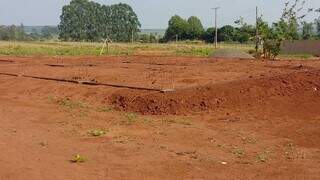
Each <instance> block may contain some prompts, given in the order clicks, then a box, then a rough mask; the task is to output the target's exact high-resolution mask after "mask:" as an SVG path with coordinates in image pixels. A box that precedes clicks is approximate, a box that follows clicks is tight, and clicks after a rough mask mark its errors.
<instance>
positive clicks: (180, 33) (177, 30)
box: [164, 15, 188, 41]
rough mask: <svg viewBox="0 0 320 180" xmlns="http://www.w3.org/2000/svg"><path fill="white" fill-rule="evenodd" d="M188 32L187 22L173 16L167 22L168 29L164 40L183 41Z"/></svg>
mask: <svg viewBox="0 0 320 180" xmlns="http://www.w3.org/2000/svg"><path fill="white" fill-rule="evenodd" d="M187 32H188V22H187V21H186V20H184V19H182V18H181V17H180V16H178V15H175V16H173V17H171V19H170V20H169V27H168V29H167V30H166V33H165V37H164V39H165V40H166V41H172V40H176V38H179V40H185V39H186V37H187Z"/></svg>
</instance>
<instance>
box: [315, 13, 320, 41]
mask: <svg viewBox="0 0 320 180" xmlns="http://www.w3.org/2000/svg"><path fill="white" fill-rule="evenodd" d="M315 24H316V32H317V37H318V39H320V17H319V18H317V19H315Z"/></svg>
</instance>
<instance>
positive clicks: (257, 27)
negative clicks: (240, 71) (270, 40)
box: [256, 6, 259, 53]
mask: <svg viewBox="0 0 320 180" xmlns="http://www.w3.org/2000/svg"><path fill="white" fill-rule="evenodd" d="M258 19H259V15H258V6H256V53H258V50H259V22H258Z"/></svg>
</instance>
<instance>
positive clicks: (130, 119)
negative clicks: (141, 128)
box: [122, 112, 139, 125]
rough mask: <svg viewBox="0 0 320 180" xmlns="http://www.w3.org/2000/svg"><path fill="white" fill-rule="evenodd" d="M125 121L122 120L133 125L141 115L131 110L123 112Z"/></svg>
mask: <svg viewBox="0 0 320 180" xmlns="http://www.w3.org/2000/svg"><path fill="white" fill-rule="evenodd" d="M123 117H124V119H125V120H124V121H122V122H123V123H124V124H126V125H131V124H133V123H134V122H136V121H137V120H138V118H139V116H138V115H137V114H136V113H133V112H130V113H124V114H123Z"/></svg>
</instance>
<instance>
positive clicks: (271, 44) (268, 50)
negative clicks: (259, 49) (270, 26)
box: [263, 40, 281, 59]
mask: <svg viewBox="0 0 320 180" xmlns="http://www.w3.org/2000/svg"><path fill="white" fill-rule="evenodd" d="M280 46H281V42H280V41H275V40H266V41H265V42H264V43H263V56H264V58H267V59H271V58H272V59H275V58H276V57H277V56H278V55H279V54H280V50H281V49H280Z"/></svg>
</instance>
